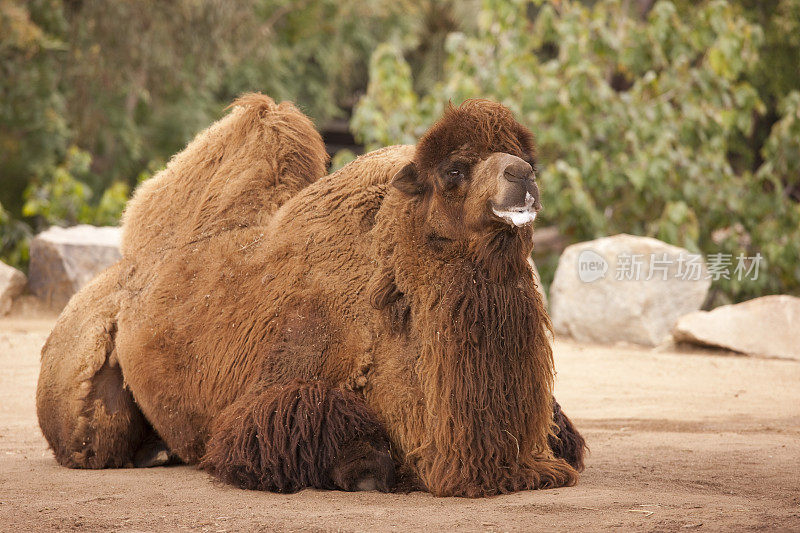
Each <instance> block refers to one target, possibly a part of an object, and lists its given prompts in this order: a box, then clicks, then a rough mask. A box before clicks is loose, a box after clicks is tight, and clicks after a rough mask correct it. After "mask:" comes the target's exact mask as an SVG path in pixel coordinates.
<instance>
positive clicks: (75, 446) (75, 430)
mask: <svg viewBox="0 0 800 533" xmlns="http://www.w3.org/2000/svg"><path fill="white" fill-rule="evenodd" d="M54 392H55V391H41V392H40V403H39V406H40V408H39V419H40V426H41V427H42V432H43V433H44V435H45V437H46V438H47V441H48V443H49V444H50V446H51V447H52V449H53V452H54V454H55V456H56V460H57V461H58V462H59V463H60V464H62V465H64V466H67V467H70V468H90V469H96V468H120V467H124V466H130V465H131V464H132V460H133V455H134V453H135V452H136V450H137V449H138V447H139V445H140V443H141V442H142V440H143V438H144V436H145V434H146V431H147V422H146V421H145V419H144V416H143V415H142V413H141V412H140V411H139V408H138V406H137V405H136V403H135V401H134V399H133V396H132V395H131V393H130V391H128V390H127V389H126V388H125V387H124V384H123V379H122V373H121V371H120V368H119V366H118V365H116V364H115V363H114V362H113V361H110V360H108V359H107V360H106V361H105V362H104V363H103V364H102V366H101V367H100V368H99V369H98V370H97V372H95V374H94V375H93V376H91V377H90V378H88V379H86V380H84V381H82V382H81V383H79V384H77V386H76V387H74V388H69V389H67V392H68V393H70V394H68V395H67V396H66V397H58V395H57V394H55V393H54ZM58 392H63V391H58Z"/></svg>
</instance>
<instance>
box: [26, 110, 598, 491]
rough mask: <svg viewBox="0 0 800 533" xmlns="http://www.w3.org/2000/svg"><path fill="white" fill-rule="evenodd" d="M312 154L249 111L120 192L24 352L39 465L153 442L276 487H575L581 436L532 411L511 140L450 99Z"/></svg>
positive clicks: (548, 399)
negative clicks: (79, 274) (112, 261)
mask: <svg viewBox="0 0 800 533" xmlns="http://www.w3.org/2000/svg"><path fill="white" fill-rule="evenodd" d="M325 162H326V157H325V153H324V147H323V145H322V142H321V139H320V138H319V135H318V134H317V132H316V131H314V129H313V126H311V124H310V122H309V121H308V119H307V118H306V117H304V116H303V115H302V114H300V113H299V112H298V111H297V110H296V109H294V108H293V107H292V106H291V105H287V104H281V105H280V106H276V105H275V104H274V103H273V102H272V101H271V100H270V99H268V98H267V97H263V96H260V95H249V96H246V97H244V98H243V99H241V100H240V101H238V102H237V107H236V108H235V109H234V111H233V112H232V113H231V114H230V115H229V116H228V117H226V118H224V119H223V120H221V121H220V122H219V123H217V124H216V125H214V126H212V127H211V128H209V129H208V130H206V131H205V132H203V133H201V134H200V135H199V136H198V138H196V139H195V140H194V141H193V142H192V143H190V145H189V146H188V147H187V148H186V150H185V151H184V152H182V153H181V154H178V155H177V156H176V157H175V158H174V159H173V161H172V162H171V163H170V165H168V167H167V169H166V170H164V171H163V172H162V173H160V174H159V175H158V176H156V177H154V178H153V179H152V180H150V181H148V182H145V184H143V186H142V187H140V189H139V190H138V191H137V193H136V195H135V197H134V198H133V199H132V200H131V203H130V205H129V207H128V210H127V212H126V214H125V217H124V229H123V258H122V260H121V261H120V263H118V264H117V265H115V266H114V267H112V268H110V269H109V270H107V271H106V272H104V273H103V274H102V275H100V276H99V277H98V278H96V279H95V280H94V281H93V282H92V283H91V284H90V285H89V286H87V287H86V288H85V289H83V290H82V291H81V292H80V293H79V294H77V295H76V296H75V297H73V299H72V300H71V301H70V303H69V305H68V306H67V308H66V309H65V310H64V313H63V314H62V316H61V318H60V319H59V321H58V323H57V325H56V327H55V329H54V331H53V333H52V334H51V337H50V338H49V339H48V342H47V344H46V345H45V347H44V349H43V352H42V374H41V377H40V382H39V389H38V392H37V407H38V412H39V419H40V425H41V427H42V430H43V433H44V434H45V436H46V438H47V440H48V442H49V443H50V445H51V446H52V448H53V450H54V451H55V454H56V458H57V459H58V460H59V462H61V463H62V464H65V465H67V466H72V467H85V468H103V467H120V466H126V465H129V464H139V465H148V464H154V463H155V464H158V463H161V462H163V460H154V459H153V458H154V457H159V456H160V457H162V459H163V456H164V455H165V454H161V455H159V454H157V453H155V454H154V453H153V452H154V450H155V451H159V446H162V447H163V448H164V450H161V451H165V450H169V453H170V454H172V456H175V457H177V458H179V459H180V460H182V461H184V462H186V463H191V464H199V465H200V466H201V467H202V468H205V469H206V470H208V471H210V472H211V473H213V474H214V475H215V476H217V477H219V478H221V479H223V480H225V481H228V482H231V483H234V484H236V485H238V486H242V487H246V488H256V489H264V490H275V491H294V490H299V489H301V488H303V487H318V488H340V489H344V490H356V489H372V488H377V489H380V490H389V489H391V488H392V487H393V486H397V485H398V482H399V486H401V487H415V486H416V487H419V488H423V489H426V490H429V491H430V492H432V493H434V494H436V495H461V496H470V497H474V496H484V495H491V494H498V493H505V492H511V491H517V490H523V489H536V488H547V487H557V486H564V485H571V484H573V483H575V482H576V480H577V470H579V469H581V468H582V465H583V452H584V442H583V439H582V438H581V437H580V435H579V433H578V432H577V431H576V430H575V428H574V427H573V426H572V424H571V423H570V422H569V419H568V418H566V416H564V415H563V413H562V412H561V411H560V409H559V408H558V406H557V404H555V402H554V400H553V399H552V386H553V359H552V350H551V345H550V341H549V338H548V335H549V319H548V317H547V314H546V311H545V309H544V307H543V305H542V301H541V298H540V296H539V294H538V292H537V291H536V286H535V280H534V278H533V276H532V275H531V271H530V268H529V266H528V264H527V262H526V261H527V258H528V256H529V255H530V252H531V249H532V234H533V220H534V219H535V217H536V213H537V212H538V210H539V209H540V208H541V205H540V203H539V191H538V187H537V184H536V181H535V173H534V170H533V162H534V146H533V137H532V135H531V133H530V132H529V131H528V130H527V129H525V128H524V127H523V126H522V125H520V124H519V123H518V122H516V121H515V120H514V119H513V117H512V115H511V113H510V112H509V111H508V110H507V109H506V108H505V107H503V106H501V105H499V104H496V103H492V102H488V101H484V100H471V101H467V102H465V103H464V104H462V105H461V106H460V107H457V108H452V107H451V108H449V109H448V110H447V111H446V112H445V114H444V116H443V117H442V118H441V119H440V120H439V122H437V123H436V124H435V125H434V126H433V127H432V128H431V129H430V130H429V131H428V132H427V133H426V134H425V135H424V136H423V137H422V138H421V139H420V141H419V143H418V144H417V145H416V146H394V147H389V148H385V149H382V150H378V151H375V152H372V153H369V154H367V155H364V156H362V157H360V158H358V159H357V160H356V161H354V162H353V163H351V164H349V165H347V166H346V167H344V168H343V169H341V170H340V171H338V172H336V173H335V174H332V175H329V176H325V177H321V176H322V175H323V174H324V165H325ZM162 441H163V444H162ZM565 459H567V460H569V463H568V462H567V460H565Z"/></svg>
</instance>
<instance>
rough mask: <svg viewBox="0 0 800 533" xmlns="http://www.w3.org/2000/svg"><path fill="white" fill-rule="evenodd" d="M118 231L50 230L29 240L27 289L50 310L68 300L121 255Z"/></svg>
mask: <svg viewBox="0 0 800 533" xmlns="http://www.w3.org/2000/svg"><path fill="white" fill-rule="evenodd" d="M120 237H121V233H120V228H115V227H95V226H88V225H80V226H73V227H71V228H59V227H52V228H50V229H48V230H47V231H43V232H42V233H40V234H39V235H37V236H36V237H35V238H34V239H33V241H31V252H30V258H31V259H30V266H29V267H28V277H29V281H28V286H29V287H30V290H31V292H32V293H33V294H35V295H36V296H38V297H39V298H40V299H42V300H43V301H44V302H46V303H48V304H49V305H52V306H54V307H64V306H65V305H66V304H67V302H68V301H69V299H70V297H71V296H72V295H73V294H75V293H76V292H78V291H79V290H80V289H81V288H82V287H83V286H84V285H86V284H87V283H89V281H91V279H92V278H93V277H94V276H95V275H97V274H98V273H99V272H101V271H102V270H105V269H106V268H107V267H109V266H111V265H113V264H114V263H116V262H117V261H118V260H119V259H120V257H121V255H120V251H119V245H120Z"/></svg>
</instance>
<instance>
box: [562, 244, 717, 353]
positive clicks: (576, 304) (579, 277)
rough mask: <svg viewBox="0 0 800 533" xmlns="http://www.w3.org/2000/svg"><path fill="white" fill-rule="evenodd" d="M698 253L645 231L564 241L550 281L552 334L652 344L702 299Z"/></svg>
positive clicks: (704, 286) (704, 288) (704, 282)
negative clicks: (646, 234) (640, 234)
mask: <svg viewBox="0 0 800 533" xmlns="http://www.w3.org/2000/svg"><path fill="white" fill-rule="evenodd" d="M710 285H711V281H710V279H707V270H706V266H705V263H704V261H703V258H702V257H701V256H700V255H698V254H691V253H690V252H689V251H688V250H685V249H683V248H679V247H677V246H672V245H669V244H666V243H664V242H661V241H659V240H657V239H652V238H649V237H636V236H633V235H625V234H621V235H615V236H613V237H605V238H602V239H596V240H594V241H589V242H582V243H578V244H574V245H572V246H569V247H567V248H566V249H565V250H564V253H563V254H562V255H561V257H560V258H559V261H558V268H557V269H556V274H555V278H554V280H553V284H552V285H551V287H550V316H551V318H552V320H553V327H554V329H555V331H556V333H558V334H562V335H568V336H571V337H573V338H575V339H576V340H578V341H582V342H599V343H609V344H610V343H614V342H619V341H623V342H631V343H636V344H642V345H645V346H655V345H658V344H661V343H662V342H665V341H668V340H669V339H670V334H671V332H672V329H673V328H674V326H675V323H676V322H677V320H678V318H679V317H681V316H683V315H685V314H687V313H690V312H692V311H696V310H698V309H699V308H700V306H701V305H703V301H704V300H705V298H706V293H707V292H708V288H709V286H710Z"/></svg>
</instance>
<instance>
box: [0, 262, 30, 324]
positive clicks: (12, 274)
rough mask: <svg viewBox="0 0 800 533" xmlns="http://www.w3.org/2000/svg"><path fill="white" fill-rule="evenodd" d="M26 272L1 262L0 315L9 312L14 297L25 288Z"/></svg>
mask: <svg viewBox="0 0 800 533" xmlns="http://www.w3.org/2000/svg"><path fill="white" fill-rule="evenodd" d="M25 281H26V280H25V274H23V273H22V272H20V271H19V270H17V269H16V268H13V267H10V266H8V265H7V264H5V263H3V262H0V316H3V315H5V314H6V313H8V310H9V309H11V303H12V302H13V301H14V298H16V297H17V296H19V295H20V294H22V291H23V289H24V288H25Z"/></svg>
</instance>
